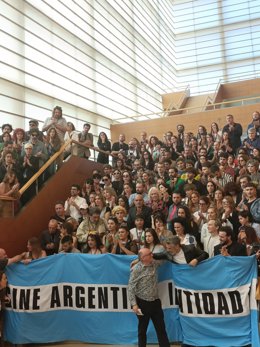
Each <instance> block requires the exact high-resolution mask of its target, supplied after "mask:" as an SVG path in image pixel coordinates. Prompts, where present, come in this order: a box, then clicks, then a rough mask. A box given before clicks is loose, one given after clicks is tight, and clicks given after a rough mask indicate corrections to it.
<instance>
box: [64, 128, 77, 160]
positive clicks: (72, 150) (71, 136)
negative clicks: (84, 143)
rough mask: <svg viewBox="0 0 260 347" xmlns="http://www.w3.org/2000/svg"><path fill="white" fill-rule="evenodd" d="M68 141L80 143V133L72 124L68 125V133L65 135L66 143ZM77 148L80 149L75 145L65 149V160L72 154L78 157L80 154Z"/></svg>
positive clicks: (72, 144)
mask: <svg viewBox="0 0 260 347" xmlns="http://www.w3.org/2000/svg"><path fill="white" fill-rule="evenodd" d="M68 140H75V141H79V132H78V131H76V130H75V126H74V124H73V123H71V122H68V123H67V131H66V133H65V135H64V142H66V141H68ZM77 148H78V147H77V145H76V144H75V143H71V144H69V145H68V146H67V147H66V148H65V153H64V158H67V157H68V156H69V155H70V154H72V155H77V154H78V151H77Z"/></svg>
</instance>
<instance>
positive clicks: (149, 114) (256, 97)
mask: <svg viewBox="0 0 260 347" xmlns="http://www.w3.org/2000/svg"><path fill="white" fill-rule="evenodd" d="M259 98H260V94H259V96H254V97H250V98H243V99H235V100H229V101H222V102H217V103H213V104H212V105H211V106H212V107H213V109H215V106H221V105H227V104H232V103H234V102H241V105H243V103H244V102H245V101H249V100H256V99H259ZM202 107H203V105H199V106H192V107H186V108H180V109H178V110H177V111H178V112H180V113H182V112H183V111H184V112H186V113H189V112H188V111H189V110H194V109H201V108H202ZM164 112H165V111H160V112H153V113H147V114H142V115H135V116H129V118H132V119H133V120H135V119H136V118H139V117H149V116H150V117H151V116H160V115H163V114H164ZM198 112H199V111H198ZM120 119H121V118H120ZM120 119H117V120H120Z"/></svg>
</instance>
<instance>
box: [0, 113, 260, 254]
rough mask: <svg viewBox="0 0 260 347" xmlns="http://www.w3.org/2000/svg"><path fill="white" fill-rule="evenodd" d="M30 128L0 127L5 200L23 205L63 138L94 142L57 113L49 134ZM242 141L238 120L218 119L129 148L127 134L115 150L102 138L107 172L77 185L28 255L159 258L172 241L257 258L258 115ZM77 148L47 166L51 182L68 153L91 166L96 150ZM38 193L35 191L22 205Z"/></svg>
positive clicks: (47, 126)
mask: <svg viewBox="0 0 260 347" xmlns="http://www.w3.org/2000/svg"><path fill="white" fill-rule="evenodd" d="M29 126H30V130H29V131H25V130H23V129H13V127H12V125H11V124H4V125H3V126H2V135H1V136H0V147H1V165H0V182H1V183H0V195H7V196H12V197H15V198H16V199H18V200H19V198H20V196H19V187H20V186H21V185H23V184H24V183H25V182H26V181H28V179H30V178H31V177H32V176H33V175H34V174H35V172H37V170H39V168H40V167H41V166H42V165H43V164H44V162H45V161H46V160H47V159H48V158H50V157H51V156H52V155H53V154H54V153H55V152H57V151H58V150H59V149H60V147H61V145H62V144H63V143H64V141H66V139H69V138H70V139H74V140H76V141H79V142H81V143H84V144H86V145H88V146H93V145H94V144H93V135H92V134H91V133H90V132H89V130H90V125H89V124H87V123H86V124H84V126H83V131H81V132H79V131H76V130H75V127H74V125H73V123H71V122H68V123H67V122H66V120H65V119H64V118H63V116H62V109H61V108H60V107H59V106H56V107H55V108H54V109H53V113H52V117H49V118H47V119H46V121H45V122H44V125H43V128H42V129H41V130H42V131H41V130H40V129H39V128H38V126H39V124H38V121H37V120H34V119H32V120H31V121H30V122H29ZM242 134H243V130H242V126H241V125H240V124H239V123H236V122H235V120H234V117H233V116H232V115H227V117H226V125H225V126H224V127H223V129H222V130H221V129H219V126H218V124H217V123H215V122H213V123H212V124H211V127H210V129H208V130H207V129H206V128H205V127H204V126H203V125H200V126H199V127H198V132H197V134H193V133H191V132H188V131H186V130H185V125H183V124H179V125H178V126H177V128H176V133H174V132H173V131H172V130H169V131H167V132H166V133H165V134H164V135H163V138H162V139H159V138H158V137H156V136H154V135H150V136H148V135H147V133H146V132H145V131H142V132H141V134H140V139H137V138H131V139H130V140H129V142H128V143H126V139H125V136H124V134H120V135H119V139H118V141H117V142H114V143H113V144H111V142H110V141H109V140H108V137H107V135H106V134H105V133H104V132H101V133H100V134H99V137H98V141H97V146H98V147H99V148H100V149H102V151H103V152H100V153H99V155H98V157H97V161H98V162H100V163H103V164H104V165H103V170H102V171H99V170H94V171H93V172H92V174H91V175H88V176H89V177H87V178H86V180H85V182H83V183H82V182H75V184H74V185H72V186H71V187H70V196H68V198H67V200H66V201H57V203H56V204H55V206H54V207H53V209H54V215H53V216H50V220H49V221H46V226H47V225H48V227H47V229H46V230H45V231H43V232H42V235H41V238H40V240H39V242H38V241H37V238H36V239H34V238H33V239H30V240H29V241H28V252H27V253H26V257H27V258H30V257H31V258H32V259H35V258H38V257H43V256H46V255H51V254H54V253H58V252H84V253H90V254H100V253H106V252H110V253H113V254H126V255H128V254H137V253H138V251H139V250H140V249H141V248H143V247H144V246H145V247H147V248H149V249H150V250H151V251H152V252H154V253H157V252H161V251H162V250H163V249H165V247H166V245H167V240H168V239H169V238H170V237H171V236H172V235H177V236H178V237H179V238H180V240H181V244H182V245H190V244H192V245H195V246H196V247H198V248H200V249H202V250H205V251H206V252H207V253H208V254H209V256H210V257H211V256H214V255H215V254H219V253H221V254H223V255H246V254H248V255H249V254H251V253H253V252H254V251H255V249H256V248H257V247H256V245H257V244H259V243H260V242H259V238H260V214H259V205H260V202H259V200H258V190H259V187H260V172H259V161H260V138H259V134H260V113H259V112H258V111H255V112H254V113H253V115H252V121H251V123H250V124H248V128H247V135H246V137H245V138H244V139H242ZM79 148H80V146H77V145H75V144H73V143H72V144H71V146H69V148H66V149H65V151H64V155H62V156H59V157H58V158H57V160H56V161H55V163H54V164H53V165H52V166H51V167H49V170H48V172H47V173H46V175H47V177H48V175H53V174H55V171H56V170H57V169H58V168H59V167H60V166H61V165H62V161H63V159H64V158H65V157H67V156H69V155H71V154H73V155H79V156H80V157H85V158H86V159H88V158H89V156H90V152H89V150H88V149H86V148H82V149H79ZM110 154H111V155H112V156H111V157H110V156H109V155H110ZM109 158H112V161H111V164H109ZM42 179H43V178H42ZM44 179H46V177H45V178H44ZM34 194H35V186H34V185H32V186H31V187H30V188H29V189H28V190H27V191H26V192H25V193H24V194H23V196H22V197H21V202H22V203H23V204H24V203H26V202H27V201H28V200H29V199H31V198H32V197H33V195H34ZM223 233H224V234H225V235H224V236H225V237H222V236H223V235H222V234H223ZM35 236H37V235H35ZM219 244H221V246H219Z"/></svg>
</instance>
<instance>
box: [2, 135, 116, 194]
mask: <svg viewBox="0 0 260 347" xmlns="http://www.w3.org/2000/svg"><path fill="white" fill-rule="evenodd" d="M71 143H75V144H76V145H78V146H82V147H85V148H88V149H92V150H94V151H97V152H100V153H104V154H106V155H110V156H114V155H112V154H111V153H110V154H109V153H107V152H106V151H103V150H101V149H99V148H98V147H95V146H88V145H85V144H83V143H82V142H78V141H75V140H68V141H67V142H65V143H64V144H63V145H62V146H61V148H60V149H59V151H58V152H56V153H55V154H53V156H51V157H50V159H49V160H48V161H46V163H44V165H43V166H42V167H41V168H40V169H39V170H38V171H37V172H36V174H34V175H33V177H31V178H30V179H29V181H28V182H26V183H25V184H24V185H23V186H22V187H21V188H20V190H19V193H20V194H23V193H24V192H25V191H26V190H27V189H28V188H29V187H30V186H31V185H32V184H33V183H34V182H35V181H36V180H37V179H38V178H39V177H40V176H41V174H43V172H44V171H45V170H46V169H47V168H48V167H49V166H50V165H51V164H53V163H54V161H55V160H56V159H57V158H58V157H59V156H60V155H62V154H63V152H64V150H65V148H66V147H67V146H69V145H70V144H71ZM0 199H1V197H0Z"/></svg>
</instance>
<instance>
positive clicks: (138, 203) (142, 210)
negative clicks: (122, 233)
mask: <svg viewBox="0 0 260 347" xmlns="http://www.w3.org/2000/svg"><path fill="white" fill-rule="evenodd" d="M136 215H142V217H143V219H144V229H145V228H151V225H152V220H151V216H152V209H151V208H150V207H148V206H145V204H144V198H143V196H142V194H136V196H135V198H134V206H132V207H130V209H129V213H128V218H127V225H128V228H129V229H132V228H134V227H135V217H136Z"/></svg>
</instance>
